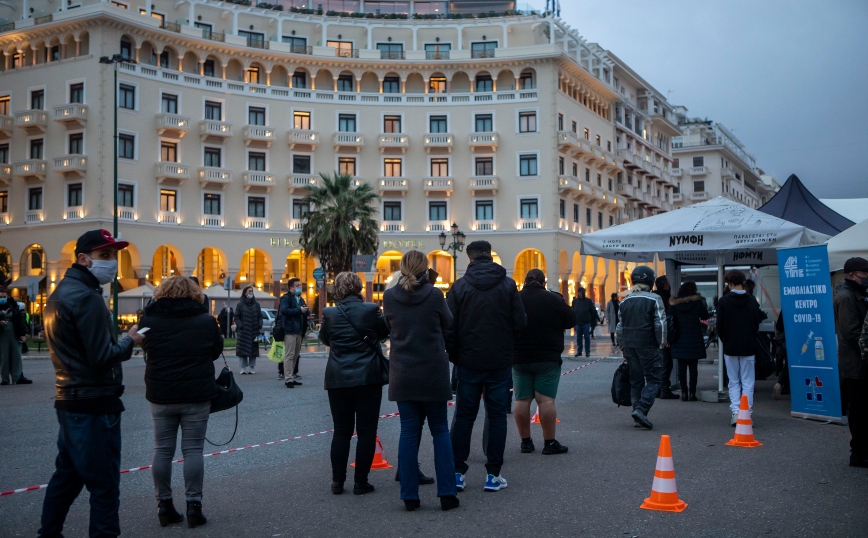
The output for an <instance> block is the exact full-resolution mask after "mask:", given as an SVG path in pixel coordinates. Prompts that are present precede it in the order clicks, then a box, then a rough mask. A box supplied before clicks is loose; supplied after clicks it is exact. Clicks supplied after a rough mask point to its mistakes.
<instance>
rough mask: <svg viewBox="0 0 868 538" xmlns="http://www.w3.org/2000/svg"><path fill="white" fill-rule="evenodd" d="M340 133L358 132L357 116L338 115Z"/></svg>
mask: <svg viewBox="0 0 868 538" xmlns="http://www.w3.org/2000/svg"><path fill="white" fill-rule="evenodd" d="M338 131H340V132H342V133H355V132H356V115H355V114H338Z"/></svg>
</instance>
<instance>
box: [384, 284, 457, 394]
mask: <svg viewBox="0 0 868 538" xmlns="http://www.w3.org/2000/svg"><path fill="white" fill-rule="evenodd" d="M383 311H384V317H385V319H386V325H387V326H388V327H389V339H390V342H391V345H390V347H389V400H391V401H393V402H404V401H417V402H446V401H448V400H451V399H452V388H451V387H450V382H449V357H448V356H447V355H446V342H445V336H444V335H445V333H446V329H448V328H449V324H451V323H452V313H451V312H450V311H449V307H447V306H446V299H445V298H444V297H443V292H442V291H440V290H439V289H437V288H435V287H434V286H432V285H431V283H430V282H428V279H427V278H426V277H423V278H420V279H419V286H418V287H417V288H416V289H415V290H413V291H407V290H405V289H404V288H403V287H402V286H401V285H400V283H399V284H398V285H397V286H395V287H393V288H390V289H388V290H386V293H385V294H384V296H383Z"/></svg>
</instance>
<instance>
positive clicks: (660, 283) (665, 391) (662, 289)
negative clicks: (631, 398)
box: [654, 275, 678, 400]
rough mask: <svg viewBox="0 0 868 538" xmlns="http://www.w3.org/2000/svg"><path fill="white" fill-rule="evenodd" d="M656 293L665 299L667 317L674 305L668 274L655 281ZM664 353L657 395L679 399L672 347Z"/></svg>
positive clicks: (668, 398)
mask: <svg viewBox="0 0 868 538" xmlns="http://www.w3.org/2000/svg"><path fill="white" fill-rule="evenodd" d="M654 293H655V294H657V295H659V296H660V299H661V300H662V301H663V310H664V312H665V313H666V318H667V319H668V317H669V316H670V315H671V313H672V307H671V305H670V304H669V300H670V299H671V298H672V285H671V284H670V283H669V279H668V278H667V277H666V275H660V276H659V277H657V279H656V280H655V281H654ZM660 352H661V353H662V354H663V378H662V379H661V381H660V389H659V390H658V392H657V397H658V398H659V399H661V400H677V399H678V395H677V394H675V393H674V392H672V368H673V367H674V364H673V362H672V349H671V348H670V347H664V348H663V349H661V350H660Z"/></svg>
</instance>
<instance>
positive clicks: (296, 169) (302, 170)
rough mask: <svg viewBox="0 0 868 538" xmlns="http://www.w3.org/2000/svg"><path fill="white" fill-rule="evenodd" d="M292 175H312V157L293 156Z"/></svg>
mask: <svg viewBox="0 0 868 538" xmlns="http://www.w3.org/2000/svg"><path fill="white" fill-rule="evenodd" d="M292 173H293V174H310V155H293V156H292Z"/></svg>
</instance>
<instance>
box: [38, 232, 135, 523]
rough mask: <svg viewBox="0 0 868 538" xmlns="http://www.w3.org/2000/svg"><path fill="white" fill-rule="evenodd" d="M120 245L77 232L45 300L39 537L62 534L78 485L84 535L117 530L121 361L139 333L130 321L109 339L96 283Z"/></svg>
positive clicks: (105, 277)
mask: <svg viewBox="0 0 868 538" xmlns="http://www.w3.org/2000/svg"><path fill="white" fill-rule="evenodd" d="M127 245H128V243H127V242H126V241H116V240H115V238H114V237H112V234H111V233H109V232H108V231H106V230H91V231H89V232H86V233H84V234H83V235H82V236H81V237H79V238H78V240H77V241H76V244H75V251H74V253H75V263H73V264H72V266H71V267H70V268H69V269H67V270H66V273H65V274H64V276H63V278H62V279H61V281H60V282H59V283H58V284H57V287H56V288H55V289H54V291H53V292H52V293H51V295H50V296H49V297H48V301H47V303H46V305H45V314H44V319H45V336H46V340H47V342H48V349H49V353H50V355H51V363H52V365H53V366H54V371H55V375H56V381H55V401H54V408H55V412H56V414H57V422H58V424H59V426H60V431H59V433H58V437H57V449H58V454H57V459H56V460H55V471H54V474H53V475H52V476H51V480H50V481H49V482H48V487H47V489H46V491H45V499H44V500H43V503H42V517H41V523H42V526H41V528H40V529H39V535H40V536H43V537H46V538H48V537H60V536H63V534H62V532H63V524H64V522H65V520H66V515H67V513H68V512H69V508H70V506H72V503H73V501H75V499H76V497H78V495H79V493H81V490H82V488H84V487H87V490H88V492H89V493H90V523H89V531H88V532H89V535H90V536H118V535H120V533H121V528H120V518H119V516H118V507H119V506H120V463H121V413H122V412H123V411H124V404H123V403H122V402H121V395H122V394H123V392H124V385H123V369H122V368H121V363H122V362H124V361H127V360H129V359H130V357H131V356H132V353H133V346H135V345H137V344H140V343H141V342H142V341H143V339H144V337H143V336H142V335H141V334H139V333H138V330H139V327H138V325H133V326H132V327H131V328H130V330H129V332H128V333H127V335H126V336H125V337H123V338H121V339H120V340H116V338H115V332H116V328H115V327H114V325H113V323H112V318H111V313H110V312H109V310H108V308H107V307H106V304H105V301H104V300H103V294H102V292H103V290H102V286H104V285H106V284H108V283H110V282H112V281H113V280H114V279H115V277H116V276H117V272H118V250H120V249H124V248H126V247H127Z"/></svg>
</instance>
